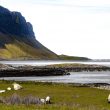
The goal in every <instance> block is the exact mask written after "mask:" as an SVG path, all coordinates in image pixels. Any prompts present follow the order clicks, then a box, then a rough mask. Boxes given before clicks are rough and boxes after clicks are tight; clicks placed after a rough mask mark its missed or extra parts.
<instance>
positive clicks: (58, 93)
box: [0, 81, 110, 110]
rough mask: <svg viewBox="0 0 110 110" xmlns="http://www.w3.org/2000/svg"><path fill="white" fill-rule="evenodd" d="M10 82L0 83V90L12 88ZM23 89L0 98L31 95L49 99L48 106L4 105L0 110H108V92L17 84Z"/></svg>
mask: <svg viewBox="0 0 110 110" xmlns="http://www.w3.org/2000/svg"><path fill="white" fill-rule="evenodd" d="M12 83H13V82H11V81H0V89H6V88H7V87H8V86H11V87H12V85H11V84H12ZM19 83H20V84H21V85H22V86H23V87H24V88H23V89H22V90H19V91H14V90H12V91H7V92H6V93H2V94H0V96H3V97H8V96H11V95H12V94H13V93H17V94H19V95H20V96H22V97H23V96H27V95H33V96H37V97H39V98H45V97H46V96H48V95H49V96H50V97H51V101H52V104H50V105H30V106H26V105H5V104H0V110H110V104H108V103H107V96H108V94H109V93H110V91H107V90H99V89H95V88H89V87H76V86H74V85H72V84H71V85H69V84H52V83H38V82H36V83H35V82H19Z"/></svg>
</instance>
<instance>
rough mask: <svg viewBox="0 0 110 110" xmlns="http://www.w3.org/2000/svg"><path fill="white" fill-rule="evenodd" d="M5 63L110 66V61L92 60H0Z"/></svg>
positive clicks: (16, 64)
mask: <svg viewBox="0 0 110 110" xmlns="http://www.w3.org/2000/svg"><path fill="white" fill-rule="evenodd" d="M0 63H3V64H10V65H13V66H22V65H33V66H43V65H50V64H63V63H81V64H98V65H106V66H110V62H90V61H85V62H84V61H50V60H49V61H0Z"/></svg>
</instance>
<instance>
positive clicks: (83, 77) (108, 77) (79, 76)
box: [0, 72, 110, 84]
mask: <svg viewBox="0 0 110 110" xmlns="http://www.w3.org/2000/svg"><path fill="white" fill-rule="evenodd" d="M0 79H5V80H17V81H42V82H60V83H109V84H110V72H71V75H67V76H44V77H7V78H0Z"/></svg>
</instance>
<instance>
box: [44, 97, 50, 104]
mask: <svg viewBox="0 0 110 110" xmlns="http://www.w3.org/2000/svg"><path fill="white" fill-rule="evenodd" d="M45 100H46V104H50V96H47V97H46V99H45Z"/></svg>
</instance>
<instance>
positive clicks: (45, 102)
mask: <svg viewBox="0 0 110 110" xmlns="http://www.w3.org/2000/svg"><path fill="white" fill-rule="evenodd" d="M12 85H13V89H14V90H20V89H22V88H23V87H22V86H21V85H20V84H17V83H13V84H12ZM7 90H8V91H11V90H12V88H11V87H8V88H7ZM4 92H6V90H0V93H4ZM40 101H41V103H43V104H50V103H51V102H50V96H47V97H46V98H45V99H44V98H41V99H40Z"/></svg>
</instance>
